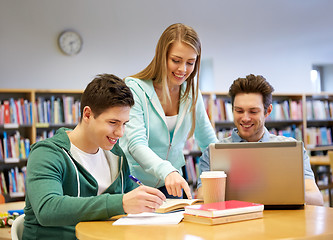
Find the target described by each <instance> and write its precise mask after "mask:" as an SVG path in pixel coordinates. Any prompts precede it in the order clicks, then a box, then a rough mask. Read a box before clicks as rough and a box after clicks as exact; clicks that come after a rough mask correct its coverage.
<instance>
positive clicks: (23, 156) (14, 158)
mask: <svg viewBox="0 0 333 240" xmlns="http://www.w3.org/2000/svg"><path fill="white" fill-rule="evenodd" d="M82 92H83V91H82V90H39V89H38V90H35V89H0V150H1V151H0V186H1V192H0V193H1V194H3V195H4V197H5V200H6V202H12V201H20V200H24V196H25V171H26V164H27V159H28V155H29V152H30V145H31V144H33V143H35V142H37V141H39V140H42V139H44V138H47V137H50V136H52V135H53V134H54V132H55V131H56V130H57V129H58V128H60V127H63V126H65V127H69V128H73V127H74V126H75V125H76V124H77V123H78V121H79V113H80V111H79V109H80V98H81V94H82Z"/></svg>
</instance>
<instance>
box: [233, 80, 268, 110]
mask: <svg viewBox="0 0 333 240" xmlns="http://www.w3.org/2000/svg"><path fill="white" fill-rule="evenodd" d="M273 91H274V88H273V87H272V85H270V84H269V83H268V82H267V81H266V79H265V78H264V77H263V76H261V75H257V76H255V75H253V74H250V75H247V76H246V78H238V79H236V80H235V81H234V82H233V83H232V84H231V86H230V88H229V96H230V97H231V104H232V107H234V100H235V97H236V95H237V94H239V93H260V94H261V95H262V98H263V103H264V109H265V113H266V111H267V108H268V107H269V105H270V104H272V92H273Z"/></svg>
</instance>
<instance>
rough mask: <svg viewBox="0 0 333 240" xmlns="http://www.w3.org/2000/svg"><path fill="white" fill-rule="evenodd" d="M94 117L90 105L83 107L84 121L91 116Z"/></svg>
mask: <svg viewBox="0 0 333 240" xmlns="http://www.w3.org/2000/svg"><path fill="white" fill-rule="evenodd" d="M92 117H93V113H92V111H91V108H90V107H89V106H85V107H84V108H83V116H82V120H83V121H89V119H90V118H92Z"/></svg>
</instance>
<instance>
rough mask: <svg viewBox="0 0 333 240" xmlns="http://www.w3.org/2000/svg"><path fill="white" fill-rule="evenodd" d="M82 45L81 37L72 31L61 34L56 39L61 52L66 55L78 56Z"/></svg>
mask: <svg viewBox="0 0 333 240" xmlns="http://www.w3.org/2000/svg"><path fill="white" fill-rule="evenodd" d="M82 43H83V42H82V38H81V36H80V35H79V34H78V33H76V32H74V31H65V32H62V33H61V34H60V36H59V39H58V44H59V47H60V49H61V51H63V53H65V54H67V55H75V54H78V53H79V52H80V51H81V48H82Z"/></svg>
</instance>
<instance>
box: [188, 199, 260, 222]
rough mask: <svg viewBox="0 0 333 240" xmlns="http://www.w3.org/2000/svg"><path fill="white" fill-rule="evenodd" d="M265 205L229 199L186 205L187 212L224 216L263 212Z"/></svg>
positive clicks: (197, 214)
mask: <svg viewBox="0 0 333 240" xmlns="http://www.w3.org/2000/svg"><path fill="white" fill-rule="evenodd" d="M263 210H264V205H263V204H259V203H252V202H244V201H238V200H229V201H223V202H215V203H207V204H199V205H192V206H186V207H185V213H186V214H191V215H196V216H202V217H211V218H214V217H224V216H231V215H237V214H245V213H253V212H262V211H263Z"/></svg>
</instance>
